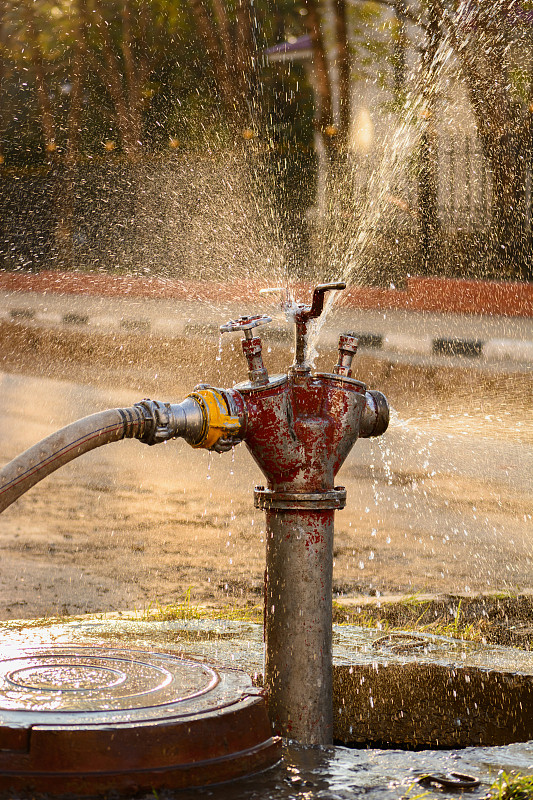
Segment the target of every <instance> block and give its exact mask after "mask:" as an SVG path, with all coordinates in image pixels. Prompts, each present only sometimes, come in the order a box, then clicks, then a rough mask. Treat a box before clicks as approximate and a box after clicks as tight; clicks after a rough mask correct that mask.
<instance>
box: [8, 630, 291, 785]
mask: <svg viewBox="0 0 533 800" xmlns="http://www.w3.org/2000/svg"><path fill="white" fill-rule="evenodd" d="M279 750H280V744H279V741H278V740H277V739H274V738H272V736H271V730H270V723H269V721H268V715H267V712H266V704H265V700H264V697H263V696H262V693H261V692H260V691H258V690H257V689H255V688H254V687H253V686H252V682H251V679H250V678H249V676H248V675H246V674H245V673H244V672H241V671H239V670H232V669H228V668H220V667H214V666H212V665H209V664H204V663H201V662H199V661H195V660H193V659H191V658H180V657H178V656H175V655H172V654H168V653H159V652H148V651H141V650H127V649H120V648H108V647H83V646H77V645H71V646H59V645H55V646H54V645H50V646H47V645H44V646H42V647H38V648H24V649H19V650H17V651H13V652H12V653H10V654H5V655H4V658H3V659H2V660H0V789H24V790H26V789H30V790H32V791H33V790H37V791H45V792H46V791H51V792H59V793H65V792H78V793H80V794H88V793H91V792H95V791H96V792H103V791H109V790H115V789H117V790H123V789H125V790H131V789H139V788H143V787H146V788H149V789H150V788H156V787H169V788H184V787H187V786H198V785H206V784H209V783H214V782H220V781H221V780H230V779H232V778H235V777H240V776H242V775H246V774H249V773H251V772H255V771H257V770H260V769H264V768H266V767H268V766H270V765H271V764H273V763H275V762H276V761H277V760H278V759H279V755H280V753H279ZM82 753H83V754H84V755H83V758H80V754H82Z"/></svg>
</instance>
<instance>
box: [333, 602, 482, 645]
mask: <svg viewBox="0 0 533 800" xmlns="http://www.w3.org/2000/svg"><path fill="white" fill-rule="evenodd" d="M462 602H463V601H462V600H459V603H458V605H457V610H456V611H455V614H454V617H453V619H452V620H450V621H449V622H448V621H444V620H442V619H436V620H435V621H434V622H429V623H428V622H426V620H425V619H424V617H425V616H426V614H427V612H428V611H429V610H430V608H431V603H430V601H428V600H420V599H419V598H418V597H417V595H409V596H407V597H405V598H402V600H400V601H398V602H397V603H394V604H384V606H383V612H384V613H381V614H380V609H379V608H377V607H371V606H367V607H365V608H362V609H359V610H357V609H347V608H344V607H343V606H341V605H340V604H339V603H336V602H333V616H334V622H336V623H338V624H340V625H359V626H360V627H361V628H378V629H379V630H380V631H383V632H384V633H392V632H396V631H413V632H417V633H432V634H435V635H437V636H450V637H452V638H453V639H462V640H465V641H469V642H482V641H483V631H482V630H481V627H480V625H479V623H477V622H470V623H469V622H467V621H466V619H465V618H464V614H463V612H462ZM388 606H390V607H391V608H392V607H393V606H394V607H395V608H396V609H398V610H399V612H400V613H399V614H397V620H398V621H397V624H395V622H391V620H390V619H387V616H386V612H387V611H388V608H387V607H388ZM402 610H405V611H406V613H405V614H404V613H402ZM420 612H421V613H420Z"/></svg>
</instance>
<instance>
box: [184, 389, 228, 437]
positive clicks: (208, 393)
mask: <svg viewBox="0 0 533 800" xmlns="http://www.w3.org/2000/svg"><path fill="white" fill-rule="evenodd" d="M187 396H188V397H192V398H193V399H194V400H196V402H197V403H198V404H199V405H200V408H201V409H202V414H203V417H204V426H203V430H202V436H201V438H200V440H199V441H198V442H196V444H193V445H192V446H193V447H204V448H205V449H206V450H211V449H212V447H213V446H214V445H215V444H216V443H217V442H218V440H219V439H220V438H221V437H222V436H231V435H232V434H236V433H238V432H239V429H240V427H241V422H240V420H239V418H238V417H233V416H232V415H231V414H230V413H228V412H229V409H228V404H227V402H226V399H225V397H224V395H223V394H222V393H221V392H219V391H218V389H213V388H212V387H210V388H208V389H198V390H197V391H195V392H191V393H190V394H189V395H187Z"/></svg>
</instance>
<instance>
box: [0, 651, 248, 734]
mask: <svg viewBox="0 0 533 800" xmlns="http://www.w3.org/2000/svg"><path fill="white" fill-rule="evenodd" d="M225 682H226V683H227V682H228V681H227V679H226V681H225ZM219 683H220V675H219V673H218V672H217V671H216V669H214V668H213V667H211V666H208V665H207V664H202V663H199V662H196V661H192V660H189V659H181V658H176V657H175V656H170V655H166V654H163V653H148V652H141V651H134V650H133V651H128V650H108V649H104V648H98V647H87V648H85V647H75V648H72V647H71V648H68V647H67V648H58V647H54V648H49V649H47V648H39V649H35V650H25V651H24V652H22V653H18V654H15V655H14V656H12V657H11V658H5V659H3V660H2V661H0V714H1V715H2V717H4V718H5V716H6V713H7V712H10V711H15V712H18V714H17V716H18V715H19V714H20V713H21V712H23V713H24V712H25V713H27V714H31V720H32V723H35V721H36V720H37V719H39V720H40V721H43V722H44V721H49V720H48V719H47V718H46V716H41V715H43V714H44V715H47V714H53V715H61V717H62V722H63V723H64V722H65V721H66V720H67V717H68V716H70V715H72V714H74V715H75V717H74V718H73V721H74V722H79V721H80V716H79V715H80V713H83V714H87V713H89V712H98V713H99V714H105V712H121V711H126V712H127V713H128V716H129V718H131V712H132V711H133V712H140V713H141V714H143V712H144V711H145V710H146V709H148V708H150V709H156V708H158V707H163V706H168V705H172V706H174V705H176V704H177V703H179V704H182V705H185V704H188V705H189V706H191V707H192V708H193V710H194V711H196V712H198V711H202V710H203V709H204V708H205V707H206V706H208V707H210V708H211V707H212V701H213V699H214V697H209V698H205V700H206V702H202V699H201V698H202V697H203V696H204V695H206V694H208V693H210V692H212V691H213V690H214V689H215V688H216V687H217V686H218V685H219ZM229 683H230V684H231V686H232V688H234V689H238V688H241V689H242V688H244V685H241V684H243V681H242V679H240V680H239V677H237V676H235V675H234V676H232V680H229ZM244 683H246V681H245V682H244ZM224 694H225V693H224V692H222V698H221V699H222V702H223V701H224V697H223V695H224ZM217 697H218V693H217ZM193 700H197V703H195V704H194V705H193V704H192V701H193ZM36 715H37V716H36ZM115 716H116V714H115ZM137 716H138V714H137Z"/></svg>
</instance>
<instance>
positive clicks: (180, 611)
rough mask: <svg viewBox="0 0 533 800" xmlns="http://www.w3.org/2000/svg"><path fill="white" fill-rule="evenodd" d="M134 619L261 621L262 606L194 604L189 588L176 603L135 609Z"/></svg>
mask: <svg viewBox="0 0 533 800" xmlns="http://www.w3.org/2000/svg"><path fill="white" fill-rule="evenodd" d="M135 619H137V620H141V621H142V622H176V621H188V620H196V619H222V620H236V621H237V622H262V620H263V606H262V605H253V606H248V607H247V608H233V607H232V606H222V607H221V608H205V607H204V606H198V605H195V604H194V603H193V601H192V598H191V589H190V588H189V589H188V590H187V592H186V593H185V596H184V598H183V600H181V601H179V602H178V603H168V604H165V605H161V603H158V602H157V601H155V602H153V603H150V604H149V605H148V606H146V607H145V608H144V609H143V610H142V611H136V613H135Z"/></svg>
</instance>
